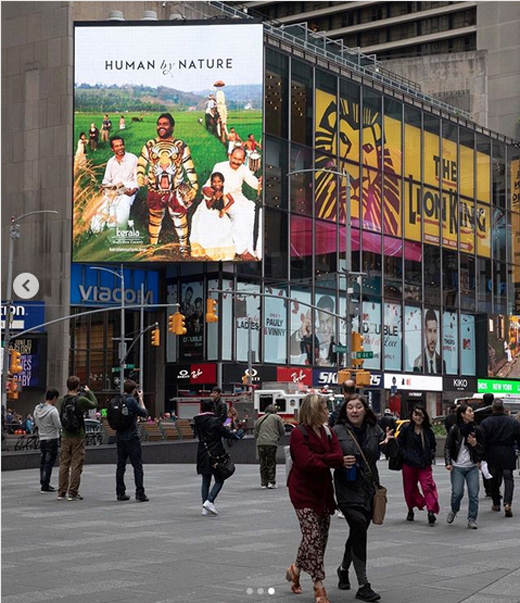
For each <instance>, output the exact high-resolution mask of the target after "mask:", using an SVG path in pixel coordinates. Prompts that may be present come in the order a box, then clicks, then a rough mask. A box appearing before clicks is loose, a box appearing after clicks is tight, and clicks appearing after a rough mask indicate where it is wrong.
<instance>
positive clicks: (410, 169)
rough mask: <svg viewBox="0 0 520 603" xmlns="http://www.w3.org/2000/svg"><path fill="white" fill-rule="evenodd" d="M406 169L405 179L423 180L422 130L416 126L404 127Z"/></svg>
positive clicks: (406, 125)
mask: <svg viewBox="0 0 520 603" xmlns="http://www.w3.org/2000/svg"><path fill="white" fill-rule="evenodd" d="M404 169H405V173H404V175H405V178H412V179H413V180H421V130H420V129H419V128H416V127H415V126H411V125H409V124H405V126H404Z"/></svg>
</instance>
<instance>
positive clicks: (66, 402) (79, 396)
mask: <svg viewBox="0 0 520 603" xmlns="http://www.w3.org/2000/svg"><path fill="white" fill-rule="evenodd" d="M58 405H59V408H60V420H61V425H62V427H63V433H62V436H61V454H60V479H59V484H58V500H65V497H66V498H67V500H71V501H76V500H83V497H82V496H81V494H80V493H79V484H80V481H81V473H82V472H83V463H84V462H85V418H84V413H85V412H86V411H87V410H91V409H94V408H97V406H98V402H97V399H96V396H94V394H93V393H92V392H91V391H90V389H89V388H88V387H87V386H86V385H85V386H84V387H83V388H82V391H81V393H80V380H79V378H78V377H75V376H72V377H69V378H68V379H67V394H66V395H65V396H63V398H61V399H59V400H58Z"/></svg>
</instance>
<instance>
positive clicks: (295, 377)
mask: <svg viewBox="0 0 520 603" xmlns="http://www.w3.org/2000/svg"><path fill="white" fill-rule="evenodd" d="M276 380H277V381H289V382H291V383H301V384H302V385H308V386H309V387H312V369H310V368H291V367H287V366H278V367H277V368H276Z"/></svg>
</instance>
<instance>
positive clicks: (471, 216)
mask: <svg viewBox="0 0 520 603" xmlns="http://www.w3.org/2000/svg"><path fill="white" fill-rule="evenodd" d="M458 225H459V247H460V250H461V251H465V252H466V253H473V252H474V251H475V204H474V202H473V201H469V200H467V199H460V201H459V222H458Z"/></svg>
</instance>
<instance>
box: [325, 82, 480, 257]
mask: <svg viewBox="0 0 520 603" xmlns="http://www.w3.org/2000/svg"><path fill="white" fill-rule="evenodd" d="M315 107H316V109H315V120H316V133H315V145H316V150H317V151H318V153H317V156H316V168H323V171H322V172H321V173H320V172H318V173H317V174H316V217H317V218H322V219H334V216H336V205H337V202H338V198H339V200H340V201H339V203H340V206H339V208H338V209H339V220H340V221H344V219H345V215H344V214H345V209H344V207H345V202H344V193H343V192H341V195H338V194H337V192H336V187H337V176H336V175H335V174H332V173H326V167H327V165H328V162H329V161H330V156H331V155H332V156H335V155H336V153H337V149H336V144H337V132H338V131H339V132H341V138H340V145H339V146H340V158H341V159H342V160H344V161H345V167H346V169H348V171H349V172H351V179H350V184H351V201H352V224H354V225H356V224H358V223H359V220H360V219H362V220H363V223H364V227H365V229H366V230H372V231H376V232H381V226H382V227H383V232H385V233H386V234H387V235H391V236H397V237H398V236H400V234H401V216H402V214H403V213H404V229H405V233H406V236H407V237H408V238H411V239H412V240H415V241H420V236H421V225H422V226H423V229H424V234H425V241H427V242H431V243H434V244H439V243H440V239H441V235H442V245H443V247H445V248H450V249H457V248H458V249H460V250H462V251H468V252H473V250H474V237H475V235H476V236H477V237H478V239H477V240H478V241H479V244H478V246H477V253H478V255H481V256H483V257H488V258H489V257H491V248H490V245H489V240H490V236H491V222H490V219H489V218H490V216H489V211H486V208H485V206H480V205H479V206H477V208H475V206H474V204H473V203H472V201H470V200H469V199H460V198H459V197H458V195H457V187H458V186H459V182H460V189H461V194H467V195H468V197H471V198H472V197H473V191H472V186H473V182H474V180H475V178H471V180H470V181H469V182H468V173H469V174H471V173H472V172H471V171H467V172H466V173H465V174H463V176H462V177H461V175H460V174H461V166H462V165H463V166H464V167H466V166H467V164H468V163H471V166H473V158H474V157H475V159H476V181H477V195H478V200H479V201H483V202H485V203H489V202H490V189H491V183H490V177H489V174H490V167H491V158H490V156H489V155H486V154H485V153H481V152H474V151H473V150H472V149H469V148H468V147H463V146H462V145H457V143H455V142H453V141H451V140H446V139H443V140H442V146H441V139H440V137H439V136H438V135H436V134H433V133H430V132H426V131H425V132H424V133H421V129H420V128H419V127H417V126H416V125H412V124H408V123H406V124H405V125H404V142H403V139H402V136H401V121H400V120H398V119H395V118H394V117H390V116H388V115H385V118H384V131H382V130H381V113H380V112H379V111H377V110H376V109H373V108H371V107H367V106H364V108H363V111H361V110H360V106H359V100H358V99H355V98H342V97H340V98H338V97H337V96H336V95H334V94H330V92H326V91H324V90H316V105H315ZM360 131H362V132H363V141H362V142H360V135H359V133H360ZM361 144H362V145H363V149H364V152H363V153H361V147H360V145H361ZM401 145H403V147H404V149H403V151H401V148H400V147H401ZM458 148H461V149H463V151H461V157H462V158H463V159H462V163H461V164H460V165H459V160H458V156H457V150H458ZM361 155H362V156H363V162H364V164H365V167H366V168H367V169H364V170H363V172H362V175H361V177H360V176H359V173H357V174H356V173H355V172H353V171H352V168H351V166H352V164H358V163H359V159H360V156H361ZM403 156H404V166H405V168H404V174H403V175H404V177H405V179H406V180H405V188H404V204H403V203H402V202H401V199H402V193H401V190H400V180H399V176H400V175H401V172H402V171H403V169H402V165H403V161H402V160H403ZM421 158H422V159H423V164H424V177H423V184H424V186H422V187H421ZM471 170H473V168H471ZM383 172H384V173H385V179H384V183H385V187H384V189H385V190H384V192H383V187H382V181H383V179H382V177H381V174H382V173H383ZM461 178H462V180H461ZM341 190H343V187H341ZM360 206H361V207H360ZM381 216H382V219H381Z"/></svg>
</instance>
